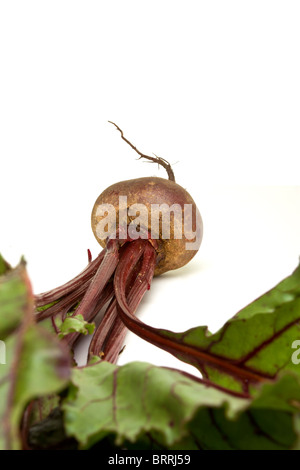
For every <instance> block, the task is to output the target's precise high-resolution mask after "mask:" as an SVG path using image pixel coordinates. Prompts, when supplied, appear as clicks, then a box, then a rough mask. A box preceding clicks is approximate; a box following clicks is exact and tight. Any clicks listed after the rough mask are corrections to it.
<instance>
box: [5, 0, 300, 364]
mask: <svg viewBox="0 0 300 470" xmlns="http://www.w3.org/2000/svg"><path fill="white" fill-rule="evenodd" d="M299 17H300V4H299V2H297V1H290V2H279V1H274V0H273V1H252V2H240V1H227V2H223V1H213V2H201V1H199V0H197V1H189V2H178V1H174V0H173V1H167V0H164V1H163V2H161V1H160V2H158V1H152V2H151V3H150V2H147V3H146V2H141V1H129V2H122V1H114V2H98V1H90V2H83V1H80V2H79V1H72V2H71V1H61V0H60V1H52V2H39V1H27V2H21V1H14V2H8V1H3V2H1V3H0V44H1V48H0V64H1V74H0V133H1V138H0V156H1V185H0V215H1V230H0V250H1V252H2V253H3V255H4V256H5V257H6V258H7V259H8V260H9V261H10V262H11V263H17V261H18V259H19V257H20V255H22V254H24V255H25V256H26V258H27V260H28V269H29V273H30V275H31V279H32V283H33V287H34V290H35V292H40V291H44V290H47V289H49V288H52V287H54V286H56V285H58V284H60V283H62V282H65V281H66V280H68V279H70V278H71V277H72V276H74V275H75V274H77V273H78V272H79V271H80V270H81V269H82V268H83V267H84V266H85V264H86V261H87V256H86V249H87V248H90V249H91V250H92V252H93V254H94V256H95V255H96V253H97V252H98V250H99V247H98V245H97V242H96V241H95V240H94V238H93V234H92V231H91V229H90V212H91V209H92V206H93V203H94V200H95V199H96V197H97V196H98V194H100V192H102V190H103V189H105V187H107V186H109V185H110V184H112V183H114V182H116V181H119V180H124V179H129V178H135V177H139V176H149V175H156V176H164V171H163V170H162V169H160V170H158V169H157V167H156V166H154V165H151V164H148V163H142V162H137V161H136V160H135V158H136V155H135V153H134V152H133V150H131V149H130V148H129V147H128V146H126V144H125V142H123V141H122V140H121V139H120V135H119V133H118V132H117V131H116V130H115V129H114V128H113V127H112V126H111V125H110V124H108V123H107V120H108V119H110V120H114V121H115V122H116V123H117V124H118V125H119V126H120V127H122V128H123V130H124V133H125V135H126V137H128V138H129V139H130V140H132V142H133V143H134V144H135V145H137V147H138V148H139V149H140V150H141V151H143V152H145V153H149V154H151V152H154V153H156V154H158V155H160V156H162V157H164V158H166V159H168V160H169V161H170V162H171V163H173V164H174V171H175V173H176V178H177V181H178V183H179V184H181V185H182V186H183V187H185V188H187V189H188V191H189V192H190V193H191V194H192V196H193V198H194V199H195V201H196V202H197V204H198V206H199V209H200V211H201V213H202V216H203V220H204V230H205V231H204V239H203V244H202V247H201V249H200V252H199V254H198V256H197V257H196V258H195V259H194V260H193V262H191V263H190V265H189V266H187V267H185V268H183V269H181V270H180V271H178V272H172V273H169V274H166V275H164V276H162V277H161V278H158V279H155V281H154V282H153V286H152V289H151V292H150V293H149V294H148V295H147V297H146V298H145V301H144V302H143V304H142V306H141V308H140V316H141V318H142V319H143V320H144V321H146V322H148V323H150V324H152V325H154V326H160V327H164V328H168V329H173V330H175V331H182V330H185V329H187V328H190V327H192V326H196V325H199V324H207V325H208V326H209V328H210V330H212V331H215V330H216V329H217V328H219V327H220V326H221V325H222V324H223V323H224V321H226V320H227V319H228V318H229V317H230V316H232V315H233V314H234V313H236V312H237V310H239V309H240V308H242V307H243V306H244V305H245V304H247V303H248V302H250V301H251V300H253V299H254V298H255V297H257V296H258V295H260V294H261V293H263V292H264V291H265V290H267V289H269V288H270V287H272V286H273V285H274V284H276V283H277V282H278V281H280V280H281V279H282V278H283V277H284V276H286V275H288V274H290V273H291V271H292V270H293V269H294V268H295V267H296V265H297V263H298V257H299V254H300V222H299V219H300V217H299V214H300V186H296V185H299V174H300V171H299V170H300V168H299V155H300V140H299V128H300V113H299V109H300V87H299V83H300V62H299V60H298V58H299V48H300V29H299ZM177 162H178V163H177ZM133 359H139V360H146V361H150V362H153V363H156V364H161V365H172V366H176V365H178V364H179V363H178V362H177V361H176V360H175V359H174V360H173V358H172V357H171V356H169V355H168V354H167V353H163V352H161V351H159V350H158V349H157V348H155V347H153V346H151V345H147V344H146V343H144V342H142V341H141V340H139V339H138V338H133V337H132V336H131V335H130V336H129V337H128V340H127V348H126V349H125V351H124V353H123V355H122V356H121V358H120V363H124V362H127V361H129V360H133Z"/></svg>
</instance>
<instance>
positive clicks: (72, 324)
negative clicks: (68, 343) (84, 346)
mask: <svg viewBox="0 0 300 470" xmlns="http://www.w3.org/2000/svg"><path fill="white" fill-rule="evenodd" d="M57 326H58V328H59V330H60V333H59V338H63V337H64V336H67V335H68V334H70V333H82V334H83V335H87V334H89V335H90V334H92V333H93V331H94V329H95V324H94V323H89V322H87V321H85V320H84V318H83V316H82V315H80V314H79V315H75V316H74V317H67V318H66V319H65V320H64V321H63V322H62V324H61V325H57Z"/></svg>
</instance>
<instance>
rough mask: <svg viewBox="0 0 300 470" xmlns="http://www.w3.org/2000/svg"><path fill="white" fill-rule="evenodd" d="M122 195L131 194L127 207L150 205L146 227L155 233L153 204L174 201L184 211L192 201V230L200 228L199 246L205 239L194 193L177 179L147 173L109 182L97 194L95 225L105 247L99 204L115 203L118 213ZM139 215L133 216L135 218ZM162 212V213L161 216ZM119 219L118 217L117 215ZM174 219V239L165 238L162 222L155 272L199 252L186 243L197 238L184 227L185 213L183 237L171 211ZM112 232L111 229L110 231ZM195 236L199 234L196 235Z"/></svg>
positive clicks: (93, 212) (93, 222)
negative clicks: (177, 231)
mask: <svg viewBox="0 0 300 470" xmlns="http://www.w3.org/2000/svg"><path fill="white" fill-rule="evenodd" d="M119 196H127V208H128V207H129V206H131V205H133V204H137V203H138V204H143V205H145V206H146V207H147V209H148V214H149V223H148V227H144V228H145V229H147V230H148V231H149V232H150V233H151V226H150V223H151V218H150V213H151V204H167V205H168V206H172V205H173V204H179V205H180V206H181V209H182V211H183V209H184V204H191V205H192V219H193V220H192V230H193V232H196V229H197V240H198V241H199V243H198V248H199V246H200V243H201V240H202V233H203V224H202V219H201V216H200V214H199V211H198V209H197V207H196V204H195V202H194V200H193V199H192V197H191V196H190V194H189V193H188V192H187V191H186V190H185V189H184V188H182V187H181V186H179V185H178V184H177V183H175V182H174V181H170V180H167V179H164V178H157V177H145V178H138V179H132V180H127V181H121V182H119V183H115V184H113V185H111V186H109V187H108V188H107V189H105V190H104V191H103V193H101V194H100V196H99V197H98V198H97V200H96V202H95V204H94V207H93V211H92V229H93V232H94V235H95V237H96V239H97V240H98V242H99V243H100V245H101V246H102V247H104V246H105V243H106V241H105V240H102V239H99V237H98V236H97V233H96V226H97V223H98V222H99V220H101V219H102V218H103V217H105V216H103V217H100V216H99V215H98V216H97V215H96V212H97V208H98V206H99V205H101V204H112V205H113V206H114V208H115V210H116V214H117V217H118V213H119ZM196 212H198V224H197V227H196ZM134 218H135V217H132V218H131V219H132V220H133V219H134ZM161 218H162V215H161V214H160V220H161ZM117 220H118V219H117ZM170 220H171V222H170V239H163V238H162V232H161V225H160V230H159V244H158V246H159V248H158V251H159V254H160V256H159V257H158V260H159V261H158V264H157V266H156V268H155V275H156V276H157V275H159V274H162V273H164V272H166V271H170V270H173V269H177V268H180V267H182V266H184V265H185V264H187V263H188V262H189V261H190V260H191V259H192V258H193V257H194V256H195V254H196V253H197V251H198V249H195V250H187V249H186V243H187V242H189V241H193V238H191V237H188V239H187V238H186V237H187V236H188V234H186V233H185V232H184V228H183V216H182V239H175V238H174V217H173V213H172V212H171V219H170ZM128 223H130V217H128ZM107 235H108V236H109V230H108V234H107ZM194 240H195V238H194Z"/></svg>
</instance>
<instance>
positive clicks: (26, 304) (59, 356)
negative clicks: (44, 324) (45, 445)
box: [0, 262, 70, 450]
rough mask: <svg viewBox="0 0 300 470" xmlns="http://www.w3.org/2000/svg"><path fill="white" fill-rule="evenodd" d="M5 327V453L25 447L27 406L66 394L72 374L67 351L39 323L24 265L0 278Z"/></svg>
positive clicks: (1, 397) (0, 395)
mask: <svg viewBox="0 0 300 470" xmlns="http://www.w3.org/2000/svg"><path fill="white" fill-rule="evenodd" d="M0 326H1V330H0V331H1V334H2V335H3V336H2V338H5V342H4V341H3V340H2V344H5V361H2V362H5V363H4V364H0V420H1V428H0V449H1V450H3V449H20V448H21V447H22V443H21V437H20V423H21V420H22V416H23V413H24V410H25V408H26V406H27V404H29V402H30V401H31V400H33V399H35V398H38V397H43V396H46V395H49V394H52V393H56V392H58V391H60V390H62V389H63V388H64V387H65V386H66V385H67V384H68V380H69V375H70V357H69V351H68V349H67V348H66V347H65V345H64V344H62V343H61V342H59V340H58V339H57V338H56V337H55V336H54V335H50V334H49V333H48V332H47V331H45V330H44V329H43V328H41V327H39V326H37V325H36V324H35V323H34V305H33V295H32V290H31V286H30V282H29V279H28V277H27V274H26V269H25V264H24V262H22V263H21V264H20V265H19V266H18V267H17V268H16V269H14V270H10V271H8V272H7V273H6V274H5V275H2V276H1V278H0ZM17 327H18V328H17ZM16 328H17V329H16ZM13 330H14V331H13ZM10 331H13V333H12V334H10V335H9V336H8V333H9V332H10Z"/></svg>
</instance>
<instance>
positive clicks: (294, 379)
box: [63, 361, 300, 449]
mask: <svg viewBox="0 0 300 470" xmlns="http://www.w3.org/2000/svg"><path fill="white" fill-rule="evenodd" d="M72 384H73V386H72V387H71V388H70V389H69V395H68V396H67V398H66V399H65V401H64V404H63V409H64V413H65V428H66V432H67V433H68V434H69V435H70V436H72V437H75V438H76V439H77V440H78V442H79V443H80V444H81V447H82V448H89V447H91V446H93V445H94V444H95V443H96V442H98V441H101V440H102V439H105V438H107V437H108V436H113V437H114V438H115V445H117V446H121V447H125V448H136V449H138V448H144V449H146V448H168V449H218V448H219V449H243V448H244V449H246V448H247V449H250V448H252V449H264V448H265V449H292V448H297V446H298V435H297V432H296V423H295V420H296V419H297V414H298V412H299V404H300V401H299V399H300V378H299V377H298V376H295V375H284V376H282V377H281V378H280V379H279V380H278V381H277V382H275V383H270V384H264V385H263V386H260V387H259V388H258V390H257V397H256V398H255V399H252V398H243V397H242V396H239V394H236V393H234V392H230V393H227V392H225V391H224V390H222V389H221V388H220V387H216V386H209V385H208V384H206V383H203V382H202V381H201V380H200V379H196V378H194V377H193V376H190V375H189V374H186V373H183V372H180V371H177V370H174V369H166V368H163V367H156V366H153V365H151V364H147V363H142V362H133V363H129V364H126V365H124V366H121V367H118V366H115V365H112V364H110V363H107V362H105V361H103V362H100V363H98V364H94V365H91V366H89V367H86V368H81V369H75V370H73V374H72Z"/></svg>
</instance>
